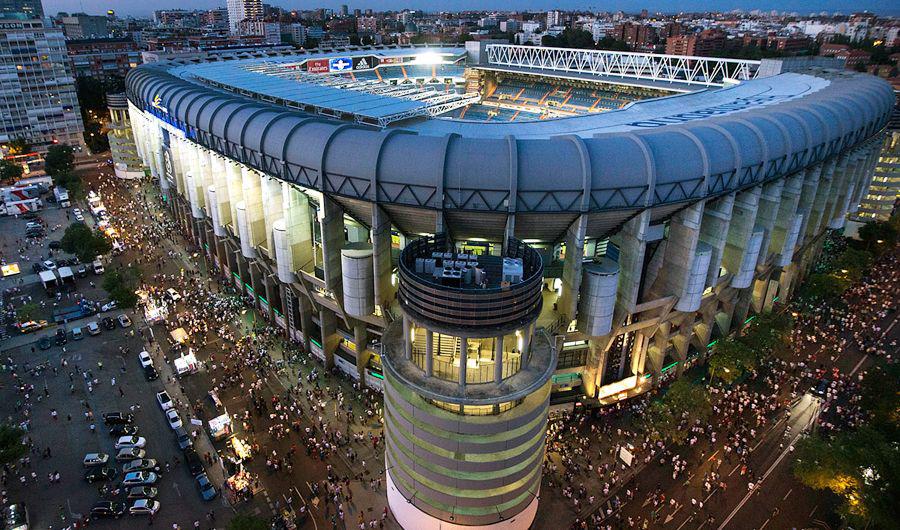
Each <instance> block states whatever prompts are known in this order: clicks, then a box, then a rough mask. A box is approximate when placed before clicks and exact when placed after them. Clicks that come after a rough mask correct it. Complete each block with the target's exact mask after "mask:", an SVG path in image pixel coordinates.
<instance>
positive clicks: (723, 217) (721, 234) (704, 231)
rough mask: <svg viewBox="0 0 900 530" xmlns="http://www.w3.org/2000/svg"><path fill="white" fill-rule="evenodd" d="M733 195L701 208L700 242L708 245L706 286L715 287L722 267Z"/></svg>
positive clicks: (725, 196) (732, 207)
mask: <svg viewBox="0 0 900 530" xmlns="http://www.w3.org/2000/svg"><path fill="white" fill-rule="evenodd" d="M734 196H735V194H734V193H729V194H728V195H724V196H722V197H721V198H719V199H716V200H715V201H711V202H707V203H706V207H705V208H703V221H702V222H701V223H700V241H701V242H703V243H706V244H707V245H709V248H710V257H709V270H708V272H707V273H706V285H713V286H714V285H716V282H717V281H718V278H719V269H720V268H721V267H722V253H723V252H724V251H725V242H726V241H727V237H728V226H729V225H730V224H731V211H732V210H733V209H734Z"/></svg>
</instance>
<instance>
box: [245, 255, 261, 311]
mask: <svg viewBox="0 0 900 530" xmlns="http://www.w3.org/2000/svg"><path fill="white" fill-rule="evenodd" d="M247 265H248V267H247V268H248V269H249V270H250V287H251V288H252V289H253V307H256V308H259V300H258V298H257V297H258V296H259V288H260V278H259V276H260V274H259V270H258V267H259V265H258V264H257V263H256V261H255V260H249V261H248V262H247Z"/></svg>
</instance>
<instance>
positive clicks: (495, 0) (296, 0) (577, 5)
mask: <svg viewBox="0 0 900 530" xmlns="http://www.w3.org/2000/svg"><path fill="white" fill-rule="evenodd" d="M43 3H44V11H46V12H47V13H48V14H55V13H56V12H57V11H67V12H77V11H85V12H87V13H92V14H99V13H105V12H106V10H107V9H115V10H116V13H118V14H120V15H135V16H146V15H150V14H151V13H152V11H153V10H156V9H165V8H184V9H188V8H193V9H209V8H213V7H218V6H222V7H224V6H225V0H187V1H186V0H154V1H149V2H148V1H146V0H43ZM266 3H270V4H272V5H278V6H282V7H284V8H288V9H313V8H316V7H330V8H337V7H339V6H340V5H341V4H347V5H348V6H350V9H355V8H359V9H369V8H371V9H374V10H376V11H384V10H390V9H403V8H412V9H425V10H428V11H438V10H450V11H452V10H465V9H498V10H513V9H521V10H546V9H590V10H603V11H615V10H619V9H621V10H623V11H626V12H638V11H640V10H641V9H642V8H646V9H648V10H650V11H663V12H677V11H702V10H705V9H709V8H710V7H713V6H715V8H717V9H720V10H731V9H736V8H741V9H766V10H770V9H778V10H780V11H796V12H798V13H800V14H804V15H806V14H809V13H811V12H819V11H840V12H842V13H850V12H853V11H860V10H864V9H865V10H868V11H872V12H874V13H878V14H884V15H896V14H900V2H897V1H896V0H860V1H853V0H820V1H809V0H720V1H717V2H710V1H709V0H647V1H642V0H638V1H635V0H607V1H600V0H593V1H592V0H440V1H435V0H368V1H360V2H353V1H349V0H343V1H341V0H312V1H310V0H293V1H292V0H268V1H267V2H266Z"/></svg>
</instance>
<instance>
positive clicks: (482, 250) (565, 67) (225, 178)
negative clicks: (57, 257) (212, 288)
mask: <svg viewBox="0 0 900 530" xmlns="http://www.w3.org/2000/svg"><path fill="white" fill-rule="evenodd" d="M126 84H127V97H128V111H129V117H130V122H131V126H132V128H133V131H134V136H135V140H136V142H137V147H138V154H139V156H140V157H141V159H142V160H143V161H144V163H145V164H146V165H147V166H148V167H149V168H150V171H151V173H152V175H153V176H154V177H155V178H157V179H158V182H159V187H160V191H161V194H162V196H163V198H164V200H165V201H166V202H167V203H168V204H169V205H170V206H171V208H172V209H173V211H174V213H175V215H176V217H177V218H178V219H179V221H180V222H181V224H182V226H183V228H184V229H185V230H186V231H188V232H189V233H190V234H191V235H192V237H193V238H194V240H195V241H196V243H197V244H198V246H199V247H202V248H203V249H204V250H205V253H206V257H207V259H208V261H209V263H210V264H211V265H212V266H214V267H215V268H216V269H218V270H219V271H220V272H221V274H222V275H227V276H228V277H229V278H231V279H233V281H234V285H235V287H236V288H237V289H238V290H240V292H241V293H243V294H244V295H245V297H246V298H247V299H248V300H252V301H253V304H254V305H256V306H257V307H258V308H259V310H260V311H261V313H262V314H263V315H264V316H265V317H266V318H267V319H268V320H269V321H270V322H272V323H273V324H275V325H277V326H280V327H281V328H283V329H284V330H285V333H286V334H287V335H288V336H289V337H291V338H292V339H293V340H295V341H298V342H301V343H303V344H304V345H305V346H306V347H307V348H308V350H309V351H310V352H311V353H312V355H314V356H315V357H317V358H319V359H320V360H321V362H322V363H324V364H325V366H326V367H327V368H329V369H335V370H338V371H341V372H343V373H344V374H346V376H347V377H350V378H353V379H355V380H357V381H359V382H360V383H361V384H365V385H368V386H371V387H373V388H376V389H379V390H381V391H382V392H383V393H384V421H385V434H386V449H385V459H386V469H387V471H386V475H387V476H386V482H387V486H388V502H389V504H390V506H391V510H392V513H393V514H394V516H395V517H396V519H397V520H398V521H399V522H400V524H401V525H402V526H403V527H404V528H406V529H408V530H409V529H413V528H415V529H437V528H442V529H446V528H460V529H462V528H485V529H488V528H490V529H494V528H497V529H499V528H504V529H505V528H509V529H525V528H528V527H529V526H530V525H531V523H532V521H533V519H534V517H535V513H536V511H537V507H538V502H539V497H540V484H541V466H542V457H543V452H544V436H545V432H546V424H547V418H548V414H551V413H553V411H555V410H558V409H564V408H569V409H571V408H572V407H589V406H600V405H604V404H609V403H615V402H617V401H619V400H623V399H628V398H629V397H632V396H635V395H638V394H641V393H642V392H646V391H647V390H649V389H651V388H653V387H654V386H656V385H659V384H660V382H662V381H664V380H665V379H666V378H669V377H677V376H678V375H679V374H681V373H682V371H683V370H684V369H685V368H686V367H688V366H689V365H691V363H693V362H695V361H696V360H697V359H702V358H703V357H704V356H705V355H706V354H707V352H708V351H709V349H710V348H711V347H712V346H713V345H714V344H715V342H716V341H717V340H718V339H719V337H722V336H724V335H726V334H728V333H730V332H733V331H735V330H738V329H740V327H741V326H743V325H744V324H745V323H746V322H747V321H748V319H752V318H753V315H755V314H758V313H761V312H765V311H770V310H771V309H772V307H773V305H774V304H775V303H776V302H777V301H778V300H779V299H785V298H787V297H790V295H791V293H792V291H793V289H794V288H795V286H796V285H797V284H798V282H799V280H800V279H802V277H803V276H804V274H806V272H807V269H808V266H809V264H810V263H811V262H812V261H813V260H814V258H815V257H816V255H817V254H818V253H819V252H820V251H821V248H822V247H821V243H822V240H823V235H824V234H825V233H826V232H827V231H828V230H829V229H840V228H842V227H843V225H844V222H845V221H844V220H845V218H846V216H847V214H848V213H852V212H854V211H855V210H856V209H857V207H858V204H859V202H860V198H861V197H863V196H864V194H865V193H866V190H867V188H868V186H869V182H868V180H869V179H868V178H867V177H868V176H870V175H871V170H872V167H873V165H874V164H875V162H876V159H877V154H878V150H879V147H880V137H881V134H882V130H883V128H884V126H885V124H886V123H887V120H888V117H889V114H890V111H891V108H892V106H893V103H894V95H893V93H892V91H891V88H890V86H889V85H888V84H887V83H885V82H883V81H882V80H880V79H878V78H876V77H873V76H868V75H861V74H856V73H852V72H849V71H846V70H844V69H843V68H842V65H841V64H840V63H835V62H833V61H830V60H829V61H828V62H826V61H823V60H816V59H810V60H801V59H792V60H787V59H785V60H764V61H762V62H759V61H743V60H728V59H713V58H704V57H681V56H665V55H649V54H639V53H620V52H604V51H589V50H568V49H556V48H535V47H528V46H512V45H508V44H503V43H498V42H490V41H482V42H470V43H467V45H466V46H465V47H459V46H432V47H375V48H355V47H352V48H347V49H335V50H316V51H310V52H301V51H297V52H280V51H279V52H275V51H273V52H241V53H237V52H235V53H218V54H208V55H204V56H199V57H197V58H193V59H183V58H182V59H172V60H169V61H162V62H157V63H152V64H147V65H144V66H141V67H139V68H136V69H134V70H132V71H131V72H130V73H129V75H128V77H127V83H126Z"/></svg>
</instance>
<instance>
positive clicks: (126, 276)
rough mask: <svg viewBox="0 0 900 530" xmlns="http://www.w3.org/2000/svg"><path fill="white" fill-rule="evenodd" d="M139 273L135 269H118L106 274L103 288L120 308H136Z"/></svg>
mask: <svg viewBox="0 0 900 530" xmlns="http://www.w3.org/2000/svg"><path fill="white" fill-rule="evenodd" d="M137 280H138V278H137V273H136V272H135V271H134V270H133V269H125V268H122V267H120V268H118V269H114V270H111V271H109V272H107V273H106V277H105V278H103V288H104V289H105V290H106V292H108V293H109V296H110V298H112V299H113V300H115V301H116V303H117V304H118V305H119V307H134V304H136V303H137V300H138V298H137V294H135V290H137V285H138V282H137Z"/></svg>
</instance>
